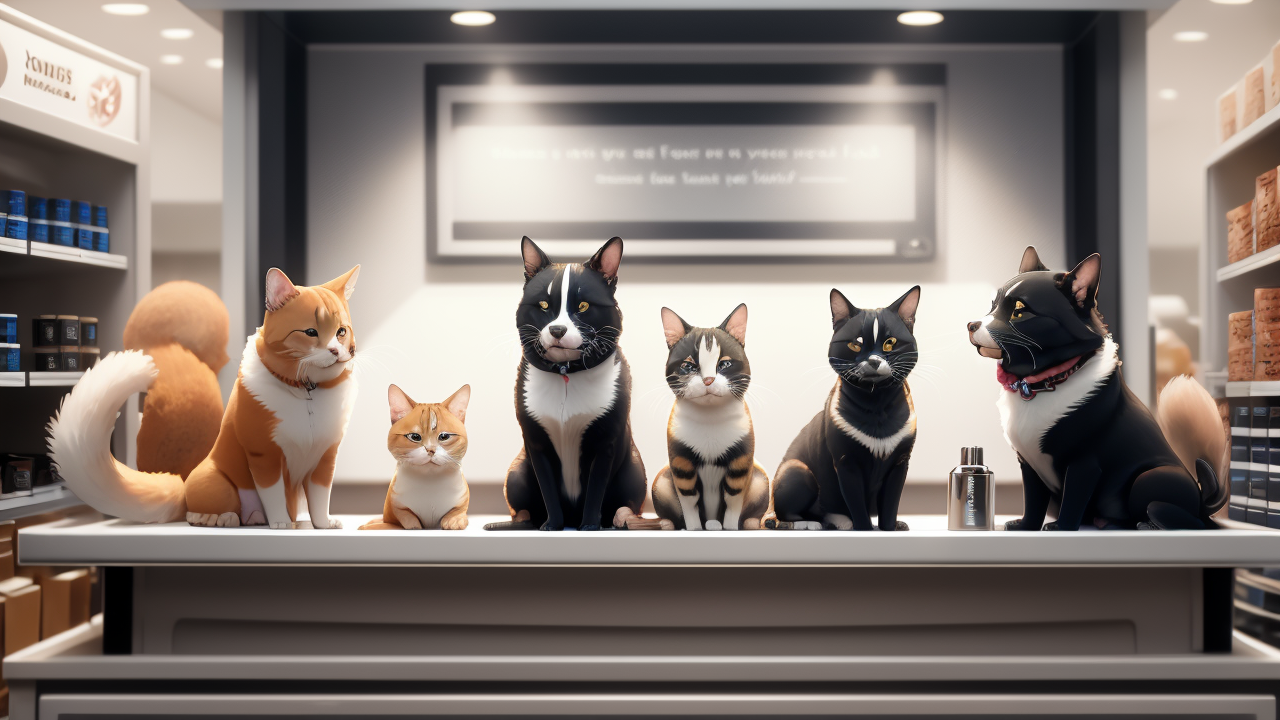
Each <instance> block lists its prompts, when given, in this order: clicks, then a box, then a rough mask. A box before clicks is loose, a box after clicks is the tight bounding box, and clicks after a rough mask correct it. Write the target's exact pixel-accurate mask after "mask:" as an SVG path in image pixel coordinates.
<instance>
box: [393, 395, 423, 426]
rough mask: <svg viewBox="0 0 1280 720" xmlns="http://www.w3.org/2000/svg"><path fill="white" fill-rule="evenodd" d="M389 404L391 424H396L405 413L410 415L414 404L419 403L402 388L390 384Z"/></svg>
mask: <svg viewBox="0 0 1280 720" xmlns="http://www.w3.org/2000/svg"><path fill="white" fill-rule="evenodd" d="M387 405H388V406H390V407H391V424H392V425H395V424H396V423H398V422H400V420H401V419H402V418H403V417H404V416H405V415H408V414H409V411H410V410H412V409H413V406H414V405H417V403H415V402H414V401H413V398H411V397H409V396H408V395H406V394H405V393H404V391H403V390H401V389H400V388H398V387H396V386H395V385H388V386H387Z"/></svg>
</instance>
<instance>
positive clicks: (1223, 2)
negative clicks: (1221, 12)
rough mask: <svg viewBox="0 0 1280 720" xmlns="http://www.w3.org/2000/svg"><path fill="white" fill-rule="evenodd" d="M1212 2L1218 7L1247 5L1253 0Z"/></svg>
mask: <svg viewBox="0 0 1280 720" xmlns="http://www.w3.org/2000/svg"><path fill="white" fill-rule="evenodd" d="M1213 2H1215V3H1217V4H1219V5H1248V4H1249V3H1251V2H1253V0H1213Z"/></svg>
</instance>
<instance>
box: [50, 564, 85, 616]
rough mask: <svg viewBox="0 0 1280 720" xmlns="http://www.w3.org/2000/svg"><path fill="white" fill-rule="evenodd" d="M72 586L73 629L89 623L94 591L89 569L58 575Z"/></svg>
mask: <svg viewBox="0 0 1280 720" xmlns="http://www.w3.org/2000/svg"><path fill="white" fill-rule="evenodd" d="M57 578H60V579H61V580H62V581H63V582H66V583H68V584H69V585H70V586H71V597H70V609H71V627H75V626H77V625H82V624H84V623H87V622H89V594H90V593H91V592H92V591H93V584H92V578H90V577H89V571H88V570H87V569H81V570H69V571H67V572H64V573H62V574H61V575H58V576H57Z"/></svg>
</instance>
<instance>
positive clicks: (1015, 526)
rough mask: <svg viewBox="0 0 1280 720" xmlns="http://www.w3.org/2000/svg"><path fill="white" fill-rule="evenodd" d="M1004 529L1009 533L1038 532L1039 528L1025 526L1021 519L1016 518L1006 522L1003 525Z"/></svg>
mask: <svg viewBox="0 0 1280 720" xmlns="http://www.w3.org/2000/svg"><path fill="white" fill-rule="evenodd" d="M1004 529H1005V530H1008V531H1011V532H1016V531H1021V530H1039V529H1040V528H1038V527H1032V526H1030V525H1027V524H1026V523H1025V522H1023V520H1022V518H1018V519H1017V520H1010V521H1008V522H1006V523H1005V524H1004Z"/></svg>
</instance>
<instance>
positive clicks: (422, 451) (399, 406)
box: [360, 385, 471, 530]
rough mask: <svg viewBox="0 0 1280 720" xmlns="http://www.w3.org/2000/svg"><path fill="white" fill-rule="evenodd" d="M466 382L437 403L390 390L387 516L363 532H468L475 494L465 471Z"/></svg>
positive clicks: (468, 394) (384, 513) (384, 512)
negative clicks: (392, 464) (391, 464)
mask: <svg viewBox="0 0 1280 720" xmlns="http://www.w3.org/2000/svg"><path fill="white" fill-rule="evenodd" d="M470 399H471V386H470V385H463V386H462V387H461V388H459V390H458V391H457V392H455V393H454V394H452V395H450V396H449V399H447V400H445V401H444V402H442V403H440V404H438V405H430V404H418V403H415V402H414V401H413V399H412V398H410V397H409V396H408V395H406V394H405V393H404V391H403V390H401V389H400V388H398V387H396V386H395V385H392V386H390V387H388V388H387V404H388V405H389V406H390V407H391V430H390V431H389V432H388V433H387V450H389V451H391V455H392V456H393V457H394V458H395V459H396V474H395V475H394V476H393V477H392V478H391V487H389V488H387V502H386V504H385V505H383V508H382V519H381V520H380V521H379V520H372V521H370V522H367V523H365V524H364V525H361V526H360V529H361V530H466V529H467V506H468V504H469V503H470V500H471V493H470V491H469V490H468V489H467V479H466V478H465V477H463V475H462V458H463V457H464V456H465V455H466V454H467V428H466V426H465V425H464V424H463V423H464V422H465V421H466V418H467V402H468V401H469V400H470Z"/></svg>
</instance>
